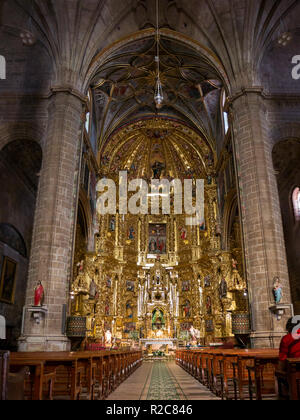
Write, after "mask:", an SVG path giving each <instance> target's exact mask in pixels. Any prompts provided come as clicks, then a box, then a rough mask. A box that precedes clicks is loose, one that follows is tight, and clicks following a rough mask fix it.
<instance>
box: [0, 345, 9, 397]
mask: <svg viewBox="0 0 300 420" xmlns="http://www.w3.org/2000/svg"><path fill="white" fill-rule="evenodd" d="M9 355H10V353H9V351H0V401H3V400H6V398H7V379H8V371H9Z"/></svg>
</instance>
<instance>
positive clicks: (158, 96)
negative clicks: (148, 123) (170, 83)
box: [154, 0, 164, 109]
mask: <svg viewBox="0 0 300 420" xmlns="http://www.w3.org/2000/svg"><path fill="white" fill-rule="evenodd" d="M158 1H159V0H156V57H155V62H156V83H155V94H154V102H155V105H156V108H157V109H160V108H161V107H162V105H163V101H164V95H163V90H162V85H161V81H160V60H159V20H158V13H159V11H158V6H159V5H158Z"/></svg>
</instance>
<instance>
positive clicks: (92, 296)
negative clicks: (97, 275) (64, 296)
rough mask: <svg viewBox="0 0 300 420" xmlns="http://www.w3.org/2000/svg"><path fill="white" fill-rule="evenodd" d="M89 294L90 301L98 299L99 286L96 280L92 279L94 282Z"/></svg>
mask: <svg viewBox="0 0 300 420" xmlns="http://www.w3.org/2000/svg"><path fill="white" fill-rule="evenodd" d="M89 294H90V299H97V298H98V286H97V284H96V283H95V281H94V279H92V281H91V284H90V290H89Z"/></svg>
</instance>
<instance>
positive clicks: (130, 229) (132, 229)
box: [128, 226, 135, 241]
mask: <svg viewBox="0 0 300 420" xmlns="http://www.w3.org/2000/svg"><path fill="white" fill-rule="evenodd" d="M134 237H135V231H134V228H133V227H132V226H131V227H130V228H129V231H128V239H129V240H130V241H132V240H133V239H134Z"/></svg>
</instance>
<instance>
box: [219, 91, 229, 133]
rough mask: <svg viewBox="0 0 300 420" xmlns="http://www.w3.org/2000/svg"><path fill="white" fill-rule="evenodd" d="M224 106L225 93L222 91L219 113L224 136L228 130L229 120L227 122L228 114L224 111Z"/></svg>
mask: <svg viewBox="0 0 300 420" xmlns="http://www.w3.org/2000/svg"><path fill="white" fill-rule="evenodd" d="M225 104H226V92H225V90H223V92H222V95H221V112H222V116H223V128H224V133H225V135H226V134H227V132H228V130H229V120H228V112H227V111H226V110H225Z"/></svg>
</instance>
